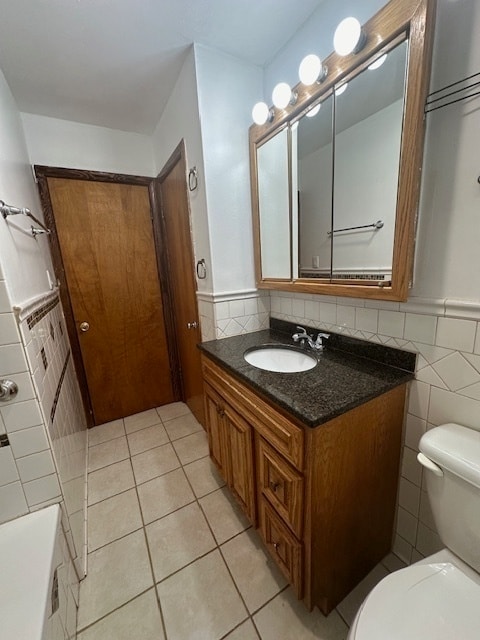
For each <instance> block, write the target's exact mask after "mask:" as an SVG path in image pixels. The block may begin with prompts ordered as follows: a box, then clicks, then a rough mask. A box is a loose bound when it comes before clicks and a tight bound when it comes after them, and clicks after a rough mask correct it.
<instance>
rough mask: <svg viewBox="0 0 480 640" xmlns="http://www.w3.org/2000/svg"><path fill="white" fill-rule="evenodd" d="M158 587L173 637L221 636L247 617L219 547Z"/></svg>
mask: <svg viewBox="0 0 480 640" xmlns="http://www.w3.org/2000/svg"><path fill="white" fill-rule="evenodd" d="M157 590H158V594H159V596H160V602H161V603H162V612H163V618H164V621H165V627H166V632H167V636H168V638H169V640H194V639H195V640H203V639H205V640H219V639H220V638H222V637H223V636H224V635H225V634H226V633H228V632H229V631H230V630H231V629H233V628H234V627H236V626H237V625H238V624H239V623H240V622H242V621H243V620H245V619H246V618H247V612H246V610H245V607H244V605H243V603H242V601H241V599H240V597H239V595H238V593H237V590H236V589H235V585H234V584H233V582H232V579H231V577H230V575H229V573H228V571H227V568H226V567H225V564H224V562H223V560H222V558H221V556H220V553H219V552H218V551H217V550H216V551H212V553H209V554H208V555H207V556H205V557H203V558H200V559H199V560H197V561H196V562H194V563H193V564H191V565H189V566H188V567H185V569H182V570H181V571H179V572H178V573H175V574H174V575H173V576H170V578H167V579H166V580H164V581H163V582H161V583H160V584H159V585H157Z"/></svg>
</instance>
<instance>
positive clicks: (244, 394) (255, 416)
mask: <svg viewBox="0 0 480 640" xmlns="http://www.w3.org/2000/svg"><path fill="white" fill-rule="evenodd" d="M202 369H203V375H204V378H205V381H206V382H208V384H210V385H211V386H212V387H213V388H214V389H215V390H216V391H217V392H218V393H220V394H221V396H222V397H223V398H225V400H226V401H227V402H229V403H230V404H231V405H233V407H235V408H236V409H237V411H239V413H241V415H243V416H244V417H245V419H246V420H247V421H248V422H249V423H250V424H252V425H253V426H254V427H255V430H256V431H257V432H258V433H260V434H261V435H262V436H263V437H264V438H265V439H266V440H267V441H268V442H269V443H270V444H271V445H272V446H273V447H274V448H275V449H276V450H277V451H279V452H280V453H281V454H282V455H283V456H284V457H285V458H287V460H288V461H289V462H291V463H292V464H293V466H294V467H296V468H297V469H300V470H302V469H303V450H304V433H303V429H302V428H301V427H298V426H297V425H295V424H293V422H291V421H290V420H288V419H287V418H286V417H285V416H283V415H282V414H281V413H280V412H278V411H277V410H276V409H275V408H273V407H272V406H271V405H269V404H268V403H267V402H265V401H264V400H263V399H261V398H260V397H259V396H258V395H257V394H256V393H255V392H254V391H251V390H250V389H249V388H248V387H247V386H245V385H243V384H241V383H240V382H238V381H237V380H235V378H233V377H232V376H230V375H229V374H228V373H226V371H225V370H224V369H222V367H220V366H218V365H217V364H215V363H214V362H212V361H211V360H209V359H208V358H206V357H205V356H203V355H202Z"/></svg>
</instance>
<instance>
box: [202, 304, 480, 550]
mask: <svg viewBox="0 0 480 640" xmlns="http://www.w3.org/2000/svg"><path fill="white" fill-rule="evenodd" d="M257 300H258V304H259V305H260V302H261V305H262V312H263V313H267V315H268V310H269V309H270V314H271V316H273V317H275V318H279V319H282V320H287V321H289V322H293V323H295V324H300V325H301V324H308V325H310V326H314V327H316V328H318V329H321V330H325V331H329V330H330V331H335V332H336V333H344V334H346V335H351V336H354V337H358V338H361V339H365V340H370V341H372V342H378V343H381V344H386V345H390V346H393V347H397V348H398V347H399V348H402V349H406V350H408V351H413V352H416V353H417V354H418V356H417V370H416V380H415V381H414V382H413V383H411V385H410V391H409V397H408V406H407V412H406V420H405V441H404V447H403V452H402V464H401V471H400V483H399V506H398V509H397V522H396V535H395V539H394V550H395V551H396V553H397V554H398V555H399V556H400V557H401V558H403V559H404V560H405V561H406V562H414V561H415V560H417V559H418V558H419V557H421V556H424V555H429V554H431V553H434V552H435V551H437V550H438V548H439V545H440V544H441V543H440V541H439V538H438V534H437V533H436V531H435V526H434V523H433V519H432V517H431V513H430V511H429V508H428V504H427V501H426V494H425V487H424V483H423V472H422V468H421V466H420V465H419V463H418V462H417V459H416V455H417V452H418V442H419V440H420V437H421V436H422V434H423V433H424V432H425V431H426V430H427V429H430V428H432V427H434V426H436V425H439V424H443V423H446V422H458V423H460V424H464V425H466V426H469V427H471V428H475V429H478V430H480V355H477V354H480V327H479V325H480V322H479V321H480V309H479V307H478V305H473V306H472V304H468V303H465V304H463V303H462V302H461V301H453V302H452V301H449V300H433V299H428V300H427V299H419V298H417V299H415V298H412V299H411V300H409V301H408V302H406V303H398V302H383V301H375V300H361V299H355V298H351V299H350V298H334V297H329V296H315V295H309V294H290V293H284V292H277V291H271V292H270V298H269V299H268V298H265V297H264V295H262V297H260V298H258V299H257ZM236 302H237V301H236ZM252 309H253V308H252V307H249V310H252ZM258 309H259V313H260V308H259V307H258ZM241 310H242V307H241V305H240V304H235V305H231V304H230V303H226V302H220V303H217V304H214V303H212V304H211V310H210V312H209V313H210V315H209V322H210V324H209V329H210V333H209V337H208V339H214V338H215V337H217V338H220V337H225V336H228V335H235V334H240V333H246V332H248V331H254V330H256V328H254V327H256V326H257V325H256V323H252V324H249V323H248V322H247V323H246V322H245V321H244V319H245V317H246V316H241V315H236V316H233V315H230V314H231V313H232V312H235V313H236V314H238V313H240V312H241ZM244 311H245V312H246V311H247V308H246V306H245V301H244ZM449 313H451V316H449ZM462 313H464V316H465V317H463V318H462V317H461V316H462ZM257 315H258V314H257ZM453 316H454V317H453ZM260 324H261V326H262V327H263V326H268V325H267V323H266V322H263V318H262V322H261V323H260ZM204 339H207V338H204Z"/></svg>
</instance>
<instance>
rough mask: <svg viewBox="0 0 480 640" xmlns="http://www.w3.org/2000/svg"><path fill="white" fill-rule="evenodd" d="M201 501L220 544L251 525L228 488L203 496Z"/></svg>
mask: <svg viewBox="0 0 480 640" xmlns="http://www.w3.org/2000/svg"><path fill="white" fill-rule="evenodd" d="M199 502H200V505H201V507H202V509H203V511H204V513H205V515H206V517H207V520H208V523H209V525H210V526H211V528H212V531H213V535H214V536H215V538H216V540H217V542H218V544H222V543H223V542H226V541H227V540H229V539H230V538H232V537H233V536H235V535H237V533H241V532H242V531H245V529H248V527H250V522H249V521H248V520H247V518H246V517H245V516H244V515H243V512H242V511H241V509H240V507H238V506H237V505H236V503H235V501H234V498H232V497H231V496H230V494H229V491H228V489H218V490H217V491H214V492H213V493H210V494H208V496H205V497H204V498H201V499H200V500H199Z"/></svg>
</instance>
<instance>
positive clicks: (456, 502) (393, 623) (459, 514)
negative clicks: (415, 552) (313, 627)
mask: <svg viewBox="0 0 480 640" xmlns="http://www.w3.org/2000/svg"><path fill="white" fill-rule="evenodd" d="M420 451H421V453H419V454H418V459H419V462H421V464H423V465H424V466H425V467H426V471H425V473H426V482H427V491H428V496H429V500H430V505H431V508H432V512H433V516H434V519H435V523H436V525H437V529H438V532H439V535H440V537H441V539H442V542H443V543H444V544H445V545H446V549H443V550H442V551H439V552H438V553H435V554H434V555H432V556H429V557H428V558H425V559H424V560H422V561H420V562H417V563H416V564H414V565H411V566H410V567H407V568H406V569H401V570H400V571H396V572H395V573H392V574H390V575H389V576H387V577H386V578H384V579H383V580H382V581H381V582H379V584H378V585H377V586H376V587H375V588H374V589H373V590H372V591H371V592H370V594H369V595H368V596H367V598H366V599H365V601H364V602H363V604H362V606H361V607H360V610H359V611H358V613H357V616H356V618H355V620H354V622H353V624H352V627H351V629H350V633H349V635H348V638H347V640H430V639H431V640H479V639H480V431H475V430H473V429H467V428H466V427H461V426H460V425H457V424H445V425H442V426H441V427H435V428H434V429H431V430H430V431H428V432H427V433H425V434H424V435H423V436H422V439H421V441H420Z"/></svg>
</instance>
